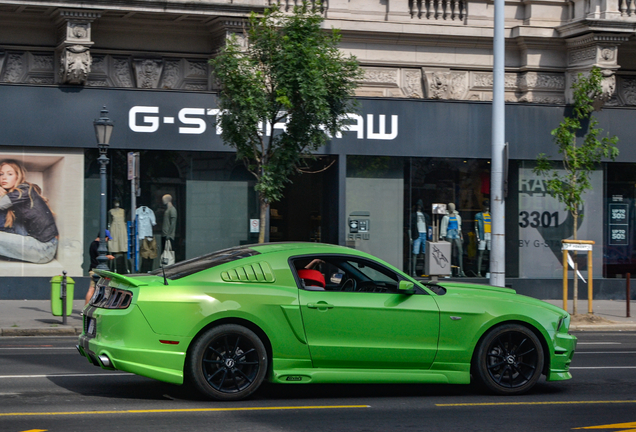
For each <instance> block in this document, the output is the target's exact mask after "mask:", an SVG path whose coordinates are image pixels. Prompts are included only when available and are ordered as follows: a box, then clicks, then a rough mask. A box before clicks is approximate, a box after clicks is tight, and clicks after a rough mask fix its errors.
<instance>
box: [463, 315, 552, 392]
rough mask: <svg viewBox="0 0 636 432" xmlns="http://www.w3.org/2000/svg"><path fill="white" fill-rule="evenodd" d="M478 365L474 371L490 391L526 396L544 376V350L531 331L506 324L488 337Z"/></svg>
mask: <svg viewBox="0 0 636 432" xmlns="http://www.w3.org/2000/svg"><path fill="white" fill-rule="evenodd" d="M475 362H476V363H475V365H474V366H475V370H474V372H475V373H476V375H477V378H478V379H479V381H480V382H481V383H482V384H483V385H484V386H485V387H486V388H488V389H489V390H491V391H493V392H495V393H498V394H505V395H514V394H522V393H525V392H527V391H528V390H530V389H531V388H532V387H533V386H534V385H535V384H536V383H537V381H538V380H539V378H540V377H541V373H542V371H543V362H544V358H543V347H542V346H541V342H540V341H539V338H538V337H537V336H536V335H535V334H534V333H533V332H532V331H531V330H530V329H528V328H526V327H524V326H522V325H519V324H504V325H502V326H499V327H495V328H493V329H492V330H490V331H489V332H488V333H487V334H486V335H485V336H484V338H483V339H482V340H481V342H480V344H479V346H478V347H477V351H476V356H475Z"/></svg>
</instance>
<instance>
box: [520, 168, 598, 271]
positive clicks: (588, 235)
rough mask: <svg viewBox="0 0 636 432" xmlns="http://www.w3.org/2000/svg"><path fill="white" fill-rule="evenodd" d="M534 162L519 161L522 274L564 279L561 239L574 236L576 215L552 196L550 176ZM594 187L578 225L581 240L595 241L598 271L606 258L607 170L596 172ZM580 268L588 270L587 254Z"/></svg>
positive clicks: (580, 261) (593, 175)
mask: <svg viewBox="0 0 636 432" xmlns="http://www.w3.org/2000/svg"><path fill="white" fill-rule="evenodd" d="M534 166H535V163H534V162H533V161H529V162H520V164H519V176H518V181H519V197H518V199H519V204H518V208H519V214H518V218H519V219H518V223H519V277H521V278H561V277H562V275H563V266H562V260H563V258H562V256H563V252H562V251H561V240H563V239H572V238H573V217H572V215H571V214H570V212H568V211H566V210H565V205H564V204H562V203H560V202H559V201H558V200H557V199H556V198H554V197H553V196H551V195H550V194H549V193H548V191H547V188H546V178H545V177H543V176H540V175H538V174H535V173H534V172H533V168H534ZM591 185H592V189H590V190H589V191H587V193H586V194H585V196H584V202H585V204H584V205H583V208H581V210H580V213H581V214H582V215H583V216H582V217H579V220H578V227H577V237H578V240H593V241H594V242H595V243H596V244H595V246H594V251H593V257H594V273H595V274H600V271H601V263H602V257H603V253H602V251H603V210H602V209H603V171H602V170H601V169H598V170H596V171H594V172H592V176H591ZM578 264H579V270H580V271H581V272H586V271H587V257H586V255H585V254H579V262H578Z"/></svg>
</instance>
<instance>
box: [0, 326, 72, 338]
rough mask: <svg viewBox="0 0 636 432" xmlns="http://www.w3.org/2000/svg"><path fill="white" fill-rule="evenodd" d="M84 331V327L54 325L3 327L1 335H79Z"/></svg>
mask: <svg viewBox="0 0 636 432" xmlns="http://www.w3.org/2000/svg"><path fill="white" fill-rule="evenodd" d="M81 333H82V327H69V326H66V327H52V328H31V329H27V328H17V327H16V328H3V329H0V336H77V335H80V334H81Z"/></svg>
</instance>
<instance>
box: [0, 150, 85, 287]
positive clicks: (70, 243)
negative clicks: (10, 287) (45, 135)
mask: <svg viewBox="0 0 636 432" xmlns="http://www.w3.org/2000/svg"><path fill="white" fill-rule="evenodd" d="M5 149H6V150H5V151H3V152H0V273H1V274H2V275H3V276H53V275H56V274H61V273H62V271H67V273H68V274H69V276H81V275H82V260H83V249H84V248H83V195H84V194H83V167H84V157H83V154H81V153H79V152H75V151H69V152H57V153H48V152H33V151H20V149H16V151H10V150H9V149H7V148H5ZM3 150H4V149H3Z"/></svg>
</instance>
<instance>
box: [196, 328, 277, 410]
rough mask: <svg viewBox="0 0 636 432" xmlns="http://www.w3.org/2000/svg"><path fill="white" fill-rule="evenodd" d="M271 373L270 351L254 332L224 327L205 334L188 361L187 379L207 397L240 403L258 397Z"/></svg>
mask: <svg viewBox="0 0 636 432" xmlns="http://www.w3.org/2000/svg"><path fill="white" fill-rule="evenodd" d="M266 372H267V351H266V350H265V346H264V345H263V342H262V341H261V340H260V339H259V337H258V336H257V335H256V334H255V333H254V332H253V331H251V330H250V329H248V328H246V327H243V326H240V325H236V324H224V325H220V326H218V327H213V328H211V329H209V330H207V331H206V332H205V333H203V334H202V335H201V336H200V337H199V338H198V339H197V340H196V342H195V343H194V345H193V347H192V351H191V354H190V355H189V357H188V360H187V367H186V379H187V380H188V381H189V382H191V383H192V384H193V385H194V387H195V388H196V389H197V390H199V391H200V392H201V393H202V394H204V395H205V396H208V397H211V398H214V399H218V400H239V399H244V398H246V397H248V396H249V395H251V394H252V393H254V392H255V391H256V390H257V389H258V387H259V386H260V385H261V383H262V382H263V379H264V378H265V374H266Z"/></svg>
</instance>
